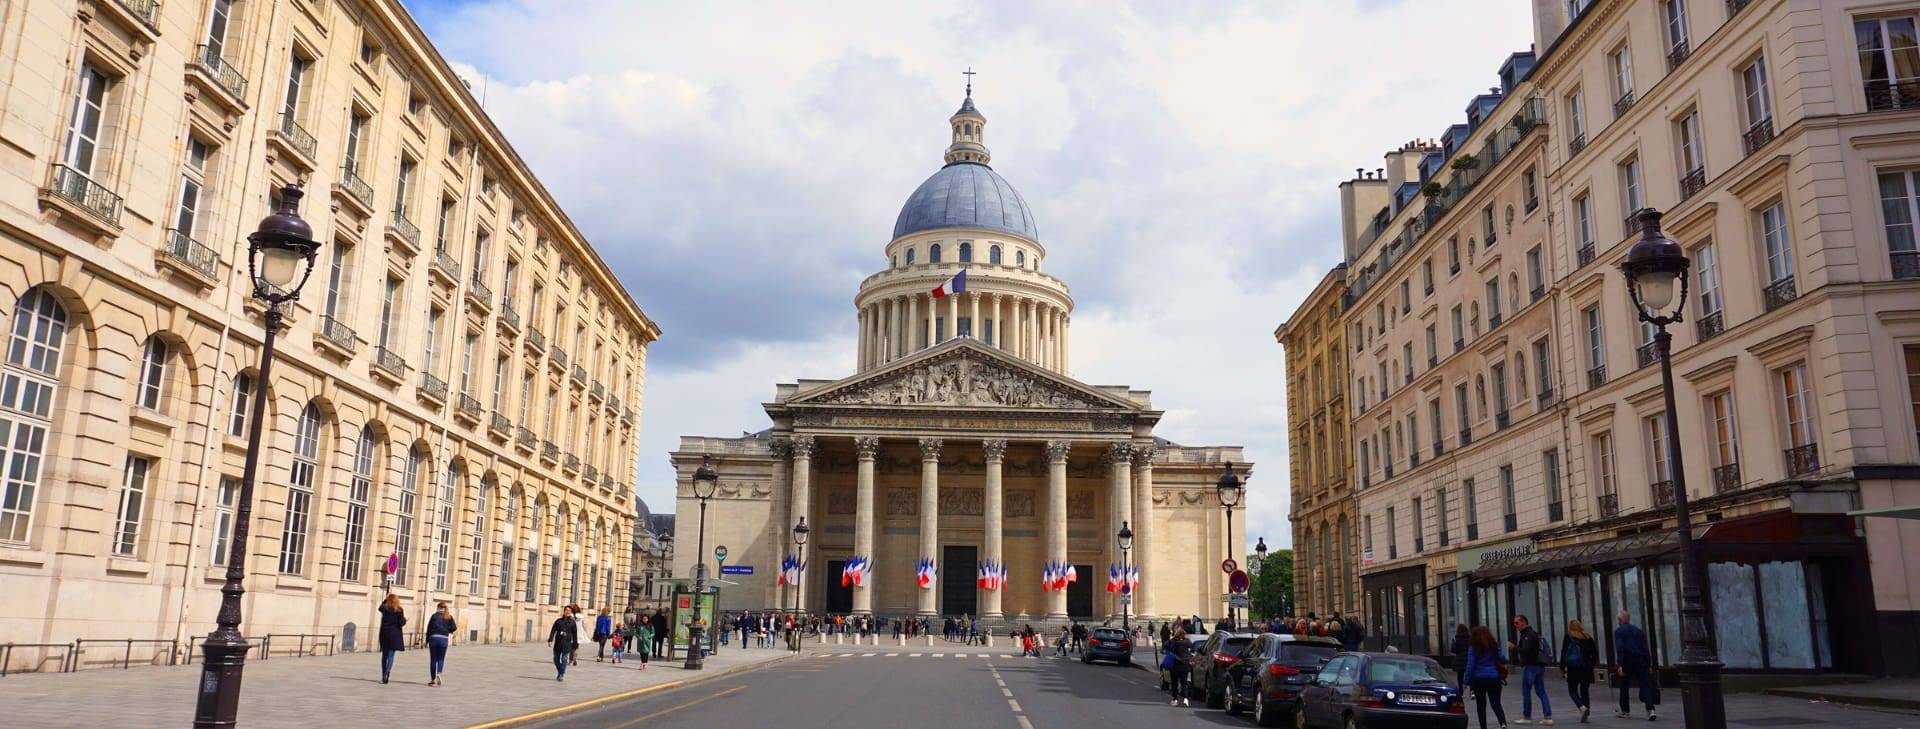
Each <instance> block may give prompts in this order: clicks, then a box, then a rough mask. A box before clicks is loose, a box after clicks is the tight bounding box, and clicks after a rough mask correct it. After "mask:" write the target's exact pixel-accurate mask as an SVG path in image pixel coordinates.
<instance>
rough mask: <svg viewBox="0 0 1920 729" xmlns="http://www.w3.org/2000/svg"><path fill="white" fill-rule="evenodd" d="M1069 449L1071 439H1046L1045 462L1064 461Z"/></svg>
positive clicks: (1071, 445)
mask: <svg viewBox="0 0 1920 729" xmlns="http://www.w3.org/2000/svg"><path fill="white" fill-rule="evenodd" d="M1070 450H1073V441H1070V440H1050V441H1047V462H1048V463H1066V462H1067V451H1070Z"/></svg>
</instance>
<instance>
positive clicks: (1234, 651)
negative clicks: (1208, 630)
mask: <svg viewBox="0 0 1920 729" xmlns="http://www.w3.org/2000/svg"><path fill="white" fill-rule="evenodd" d="M1252 642H1253V636H1250V635H1248V636H1232V637H1228V638H1226V639H1224V640H1222V641H1220V652H1221V653H1225V654H1227V655H1230V656H1237V655H1240V652H1241V651H1243V650H1246V649H1247V644H1248V643H1252Z"/></svg>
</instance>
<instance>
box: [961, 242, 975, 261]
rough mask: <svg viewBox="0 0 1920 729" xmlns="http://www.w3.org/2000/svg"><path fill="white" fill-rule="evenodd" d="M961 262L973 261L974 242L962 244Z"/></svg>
mask: <svg viewBox="0 0 1920 729" xmlns="http://www.w3.org/2000/svg"><path fill="white" fill-rule="evenodd" d="M960 262H961V263H972V262H973V244H972V243H961V244H960Z"/></svg>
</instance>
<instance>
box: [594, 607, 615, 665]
mask: <svg viewBox="0 0 1920 729" xmlns="http://www.w3.org/2000/svg"><path fill="white" fill-rule="evenodd" d="M612 639H613V611H612V610H610V609H607V608H600V617H597V618H594V619H593V642H595V643H599V644H600V651H599V652H598V653H597V654H596V655H594V657H593V662H594V663H602V662H605V661H606V660H607V641H609V640H612Z"/></svg>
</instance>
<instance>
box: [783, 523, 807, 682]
mask: <svg viewBox="0 0 1920 729" xmlns="http://www.w3.org/2000/svg"><path fill="white" fill-rule="evenodd" d="M810 531H812V530H811V529H808V528H807V517H805V516H802V517H800V523H798V524H795V525H793V552H794V554H793V559H794V561H796V562H798V563H799V564H798V565H796V566H795V567H794V573H795V574H794V576H795V578H796V579H797V580H805V579H806V574H807V573H806V570H807V532H810ZM793 588H794V589H792V590H789V592H792V593H793V612H791V613H788V614H787V619H788V620H791V621H793V627H791V628H788V629H787V648H788V650H793V651H798V650H800V633H799V632H798V631H799V630H800V585H799V583H798V582H797V581H796V582H795V584H794V586H793Z"/></svg>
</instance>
